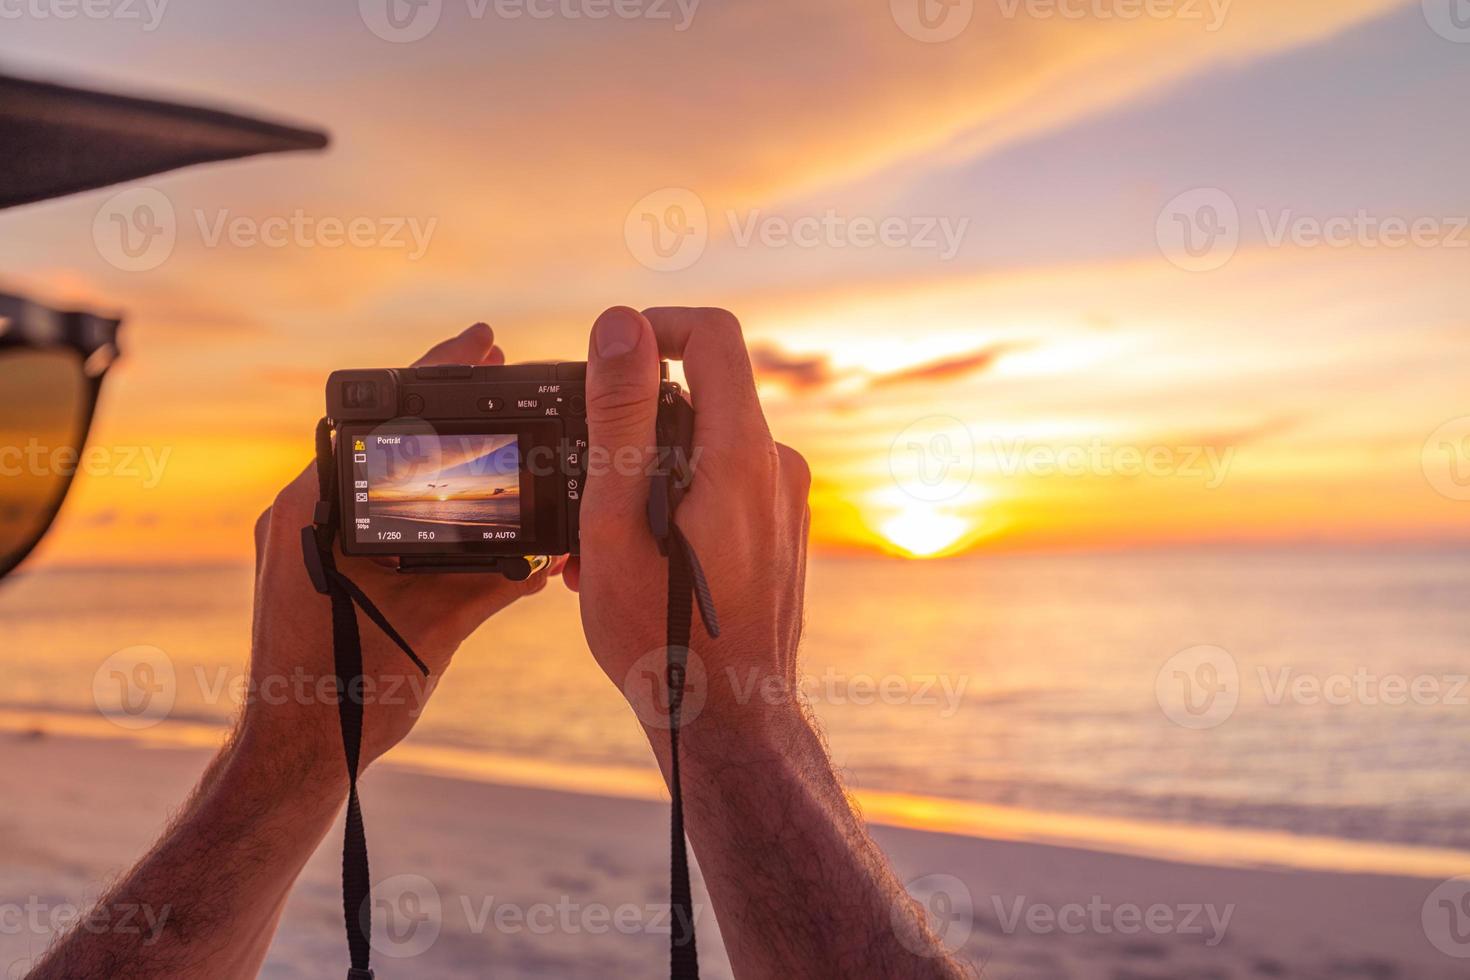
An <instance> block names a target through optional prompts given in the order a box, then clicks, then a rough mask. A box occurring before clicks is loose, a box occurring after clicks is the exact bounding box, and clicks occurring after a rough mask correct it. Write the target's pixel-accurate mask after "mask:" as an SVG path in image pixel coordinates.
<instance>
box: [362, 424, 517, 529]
mask: <svg viewBox="0 0 1470 980" xmlns="http://www.w3.org/2000/svg"><path fill="white" fill-rule="evenodd" d="M521 460H522V452H521V440H520V437H519V436H517V435H516V434H514V433H496V434H482V433H475V434H465V435H451V434H446V433H424V432H414V433H394V432H385V431H382V430H378V431H375V432H371V433H365V434H362V435H357V436H353V437H352V461H351V468H350V473H351V478H352V481H353V482H352V500H353V502H354V506H353V526H354V533H355V537H356V541H357V543H358V544H364V545H444V544H468V543H472V542H473V543H492V544H493V543H498V544H505V545H511V544H515V543H517V542H520V541H522V540H523V539H524V538H525V537H526V529H527V528H528V527H529V526H531V515H530V508H531V498H530V495H523V494H522V492H521V491H522V479H521V473H522V469H523V467H522V465H521Z"/></svg>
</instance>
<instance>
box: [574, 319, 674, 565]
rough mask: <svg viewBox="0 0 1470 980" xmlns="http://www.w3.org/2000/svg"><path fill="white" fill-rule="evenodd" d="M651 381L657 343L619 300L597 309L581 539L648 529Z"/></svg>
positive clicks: (654, 411)
mask: <svg viewBox="0 0 1470 980" xmlns="http://www.w3.org/2000/svg"><path fill="white" fill-rule="evenodd" d="M658 385H659V370H658V345H657V342H656V341H655V339H654V335H653V330H652V328H651V327H650V326H649V325H648V321H647V320H646V319H644V317H643V315H642V314H640V313H638V312H636V311H634V310H631V309H629V308H628V307H626V306H615V307H613V308H612V309H610V310H607V311H606V312H604V313H603V314H602V316H600V317H598V318H597V322H596V323H595V324H594V325H593V327H592V339H591V342H590V343H589V344H588V355H587V443H588V452H587V460H588V473H587V493H586V496H585V498H584V500H583V501H582V535H583V540H584V541H586V540H587V539H588V538H589V537H591V538H594V539H595V538H598V537H605V536H607V535H613V536H615V537H616V538H620V539H626V538H627V536H629V535H630V534H632V533H634V532H635V531H643V532H646V531H647V527H648V518H647V515H646V514H645V509H646V507H647V503H648V474H649V473H650V472H651V469H650V466H651V463H652V457H653V447H654V442H655V434H654V430H655V422H656V421H657V417H658Z"/></svg>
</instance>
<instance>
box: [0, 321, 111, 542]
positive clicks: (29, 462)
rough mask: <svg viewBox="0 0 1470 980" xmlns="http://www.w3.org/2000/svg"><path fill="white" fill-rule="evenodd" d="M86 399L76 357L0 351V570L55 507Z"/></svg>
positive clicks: (70, 466) (74, 459)
mask: <svg viewBox="0 0 1470 980" xmlns="http://www.w3.org/2000/svg"><path fill="white" fill-rule="evenodd" d="M89 398H90V394H89V384H88V382H87V379H86V377H85V375H84V373H83V371H82V364H81V359H80V357H79V355H77V354H75V353H73V352H71V351H61V350H27V349H20V350H0V568H7V567H9V566H10V565H11V564H12V563H13V562H14V561H15V560H16V559H17V558H19V557H20V555H22V554H23V553H24V552H25V551H26V550H28V549H29V548H30V547H31V546H32V545H33V544H35V542H36V539H37V538H39V537H40V536H41V535H42V534H43V533H45V530H46V528H47V526H48V525H49V524H50V523H51V518H52V516H53V515H54V514H55V512H56V508H57V507H59V506H60V505H61V498H62V497H63V496H65V494H66V487H67V483H68V480H69V478H70V475H71V474H72V473H73V472H75V471H76V468H77V465H78V454H79V452H80V449H81V443H82V439H83V437H84V436H85V434H86V433H85V431H84V429H85V426H86V415H87V405H88V400H89Z"/></svg>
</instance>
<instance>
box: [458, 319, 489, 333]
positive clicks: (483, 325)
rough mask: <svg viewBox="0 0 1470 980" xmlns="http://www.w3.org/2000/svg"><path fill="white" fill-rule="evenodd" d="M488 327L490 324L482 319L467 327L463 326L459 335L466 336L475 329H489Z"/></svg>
mask: <svg viewBox="0 0 1470 980" xmlns="http://www.w3.org/2000/svg"><path fill="white" fill-rule="evenodd" d="M489 329H490V324H488V323H486V322H484V321H483V320H482V321H480V322H479V323H472V324H470V325H469V326H468V327H465V328H464V330H463V331H461V332H460V336H461V337H468V336H469V335H470V334H472V333H474V332H475V331H476V330H489Z"/></svg>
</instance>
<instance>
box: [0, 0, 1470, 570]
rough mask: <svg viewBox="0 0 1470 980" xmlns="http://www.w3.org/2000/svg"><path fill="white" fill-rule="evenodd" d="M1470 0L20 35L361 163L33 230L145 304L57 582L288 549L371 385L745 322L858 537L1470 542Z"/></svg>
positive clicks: (118, 1)
mask: <svg viewBox="0 0 1470 980" xmlns="http://www.w3.org/2000/svg"><path fill="white" fill-rule="evenodd" d="M389 2H391V3H393V4H394V5H395V6H394V7H393V8H391V9H390V8H388V7H387V6H386V4H387V3H389ZM1456 2H1458V0H1422V2H1421V0H1412V2H1399V0H1335V2H1326V0H1293V2H1292V3H1289V4H1286V3H1281V2H1278V0H1148V2H1143V0H954V2H952V3H948V4H945V3H940V2H939V0H890V2H888V3H883V2H871V3H865V4H854V3H852V2H851V0H789V2H782V3H774V2H761V3H756V2H750V0H744V2H740V0H699V2H696V0H684V2H683V3H682V4H681V3H678V2H675V0H620V3H619V4H618V5H616V6H614V5H613V4H612V3H611V2H604V0H554V2H553V0H425V2H423V3H420V4H418V5H417V6H411V5H408V4H407V3H405V2H404V0H361V2H360V3H358V4H356V5H353V4H349V3H341V4H317V5H301V4H295V3H288V2H285V0H264V2H260V3H254V4H248V5H246V4H226V3H223V2H216V0H196V2H192V3H187V4H186V3H184V2H183V0H173V2H166V0H153V4H152V6H149V5H147V4H144V3H142V2H141V0H128V2H126V3H124V2H123V0H99V4H98V6H96V7H95V8H92V9H94V10H95V11H97V12H100V14H101V15H100V16H95V17H85V16H79V17H74V18H70V19H63V18H61V17H60V16H58V13H59V12H60V11H62V10H63V9H69V8H66V7H65V5H64V4H61V3H60V2H59V0H30V2H28V3H27V4H26V5H20V4H15V5H11V6H9V7H4V8H3V9H0V16H3V18H4V20H5V24H4V25H3V27H4V29H3V33H0V66H3V67H4V68H5V69H7V70H9V71H12V72H15V73H21V74H28V75H32V76H36V77H46V78H53V79H67V80H72V81H77V82H87V83H94V84H100V85H105V86H108V87H111V88H117V89H122V90H128V91H133V92H139V93H142V94H160V95H166V96H174V97H179V98H187V99H191V100H195V101H202V102H205V103H209V104H214V105H220V106H223V107H227V108H236V109H241V110H254V111H257V112H262V113H264V114H267V115H271V116H273V117H275V118H280V119H284V120H286V121H295V122H305V123H310V124H319V125H322V126H325V127H326V128H328V129H330V130H331V132H332V135H333V146H332V148H331V149H330V150H329V151H327V152H326V153H325V154H300V155H292V156H284V157H279V158H273V159H257V160H248V161H241V162H236V163H230V164H224V165H218V166H214V167H209V168H202V169H198V170H193V171H187V172H181V173H177V174H172V175H165V176H161V177H157V178H151V179H147V180H144V181H139V182H135V183H134V184H131V185H128V186H127V187H125V188H122V189H110V190H104V191H99V192H94V193H90V194H86V195H81V196H78V197H76V198H72V199H69V200H66V201H61V202H52V203H47V204H44V205H38V206H31V207H27V208H24V209H19V210H15V211H10V212H7V213H4V214H0V283H3V284H5V285H7V286H9V287H10V288H12V289H20V290H23V291H25V292H28V293H32V294H37V295H40V296H43V297H46V298H48V299H52V300H55V301H57V302H71V303H82V304H87V305H91V306H96V307H102V308H108V309H111V308H120V309H122V310H125V311H126V312H127V314H128V324H127V326H126V328H125V330H126V333H125V334H124V343H125V348H126V358H125V360H124V361H123V362H122V363H121V364H120V365H119V366H118V367H117V368H116V369H115V372H114V374H113V375H112V376H110V377H109V379H108V386H107V390H106V391H105V393H104V402H103V405H102V410H101V412H100V417H99V421H98V424H97V426H96V427H95V428H94V430H93V445H94V446H100V447H105V448H108V449H109V450H111V451H112V455H111V456H110V457H108V458H109V459H110V460H112V465H110V466H103V467H98V471H97V472H92V473H84V474H83V476H82V477H81V479H80V480H79V483H78V485H77V487H76V490H75V491H74V495H73V499H72V500H70V501H69V503H68V506H67V508H66V510H65V511H64V512H63V515H62V518H61V520H60V522H59V523H58V526H57V528H56V530H55V532H54V533H53V535H52V536H51V538H50V540H48V541H47V543H46V544H45V545H44V546H43V551H42V553H41V555H42V560H44V561H52V562H94V561H107V562H114V561H129V560H147V561H150V562H156V561H160V560H166V561H174V560H177V561H200V560H207V561H214V560H219V561H230V560H236V559H242V558H246V557H248V554H249V547H250V543H249V542H250V534H249V530H250V527H251V525H252V524H253V522H254V520H255V517H256V516H257V515H258V513H259V512H260V510H261V509H262V508H263V507H264V506H266V505H267V504H268V503H269V501H270V499H271V497H272V496H273V494H274V492H275V489H276V488H277V487H278V486H279V485H281V484H282V483H283V482H285V481H286V480H287V479H289V478H290V477H291V476H292V475H294V473H295V472H296V471H297V470H298V469H299V468H300V466H301V465H302V464H303V463H304V462H305V460H306V458H307V456H308V455H309V453H310V447H311V433H312V427H313V424H314V422H315V420H316V418H317V417H318V416H319V415H320V414H321V411H322V383H323V381H324V380H325V377H326V375H327V374H328V372H330V371H331V370H333V369H335V368H344V367H377V366H390V365H401V364H405V363H407V362H409V361H411V360H412V359H413V358H415V357H416V356H418V354H420V353H421V352H422V351H423V350H424V349H426V348H427V347H429V346H430V345H432V344H433V343H434V342H435V341H437V340H438V339H441V338H442V337H444V336H446V335H448V334H451V333H454V332H457V331H458V330H460V329H462V328H463V327H465V326H467V325H469V324H470V323H473V322H475V321H476V320H484V321H486V322H488V323H490V324H491V325H492V326H493V327H494V328H495V329H496V332H497V335H498V337H499V340H500V343H501V345H502V346H503V347H504V348H505V349H506V351H507V354H508V356H509V357H510V359H512V360H518V359H544V358H565V359H570V358H581V357H584V356H585V350H586V335H587V330H588V328H589V326H590V324H591V322H592V320H593V319H594V318H595V317H596V315H597V313H598V312H599V311H601V310H602V309H603V308H605V307H607V306H609V305H613V304H628V305H632V306H636V307H644V306H653V305H670V304H691V305H711V306H723V307H725V308H728V309H730V310H732V311H734V312H735V313H736V314H737V315H738V316H739V317H740V319H741V321H742V323H743V325H744V328H745V332H746V335H747V338H748V340H749V341H750V343H751V345H752V348H753V351H754V357H755V362H756V365H757V368H758V374H759V381H760V385H761V393H762V397H763V401H764V403H765V405H766V409H767V414H768V416H769V417H770V421H771V425H772V429H773V431H774V432H775V434H776V436H777V438H779V439H780V440H781V441H783V442H786V443H789V444H791V445H793V446H795V447H796V448H798V449H800V450H801V451H802V452H803V453H804V454H805V455H806V456H807V457H808V459H809V461H810V462H811V464H812V468H813V472H814V486H813V492H812V510H813V525H812V530H813V537H814V540H815V544H816V546H817V547H818V548H819V549H822V550H824V551H828V552H843V553H847V552H857V553H874V552H886V553H892V554H899V555H905V556H910V557H935V556H947V555H952V554H962V553H969V552H973V551H984V550H987V549H994V550H1016V549H1071V548H1084V549H1086V548H1127V547H1139V546H1159V545H1175V544H1192V543H1198V542H1288V543H1294V542H1302V541H1312V542H1317V541H1331V542H1337V541H1344V542H1354V543H1358V542H1361V543H1370V544H1376V543H1381V542H1436V541H1443V540H1446V539H1451V538H1453V539H1457V540H1464V539H1465V537H1466V534H1465V532H1464V530H1463V529H1464V527H1465V518H1466V516H1467V514H1470V418H1467V417H1470V397H1467V395H1466V394H1465V390H1466V386H1465V384H1464V382H1463V378H1464V369H1465V366H1466V364H1467V355H1470V314H1467V312H1466V311H1467V309H1470V303H1467V299H1470V295H1467V294H1470V276H1467V275H1466V271H1467V268H1470V227H1467V226H1470V220H1467V217H1466V216H1470V185H1467V183H1466V182H1465V180H1464V161H1465V160H1466V159H1467V158H1470V152H1467V151H1470V127H1466V126H1465V125H1463V120H1462V118H1461V117H1462V115H1463V111H1462V106H1463V98H1462V97H1461V96H1462V95H1463V93H1464V92H1465V91H1467V90H1470V28H1461V27H1460V26H1459V25H1460V24H1461V23H1464V22H1465V20H1464V18H1463V17H1462V18H1460V19H1458V20H1457V19H1455V18H1454V17H1452V14H1453V13H1454V9H1455V8H1454V6H1453V5H1454V3H1456ZM610 11H611V12H612V13H611V14H610V15H608V16H602V17H597V16H595V15H596V14H599V13H603V14H608V13H609V12H610ZM390 13H391V14H394V16H392V17H390V16H389V14H390ZM140 205H147V206H148V207H150V208H151V209H152V210H151V211H149V212H139V210H138V208H139V206H140ZM140 213H142V214H145V215H151V216H152V218H153V219H154V220H153V221H152V222H151V223H149V222H144V224H146V225H147V226H148V227H151V228H162V227H165V226H166V227H167V229H168V234H166V235H161V236H160V235H155V236H153V237H152V238H150V239H148V240H147V243H146V247H144V240H143V239H142V238H136V239H134V240H133V241H132V242H131V244H132V245H133V246H135V247H134V248H132V250H131V251H129V250H128V249H124V248H123V247H122V246H123V245H124V244H126V243H125V242H124V241H123V239H122V238H121V231H122V228H123V227H124V226H126V224H127V222H128V221H129V220H131V219H133V218H135V217H137V216H138V215H139V214H140ZM119 219H121V220H122V221H123V223H124V224H123V225H119V224H118V223H117V222H118V220H119ZM159 222H162V224H160V223H159ZM132 227H133V229H134V231H136V230H137V228H139V227H142V226H141V225H136V224H135V225H133V226H132ZM349 229H351V230H352V234H351V235H350V236H349V235H347V231H348V230H349ZM348 239H350V240H348ZM697 394H698V393H697V392H696V393H695V396H696V402H697ZM129 456H130V457H131V458H133V459H134V460H135V461H136V464H135V465H133V466H125V465H123V464H122V460H123V459H124V457H129ZM150 460H151V465H150V464H149V461H150Z"/></svg>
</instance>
